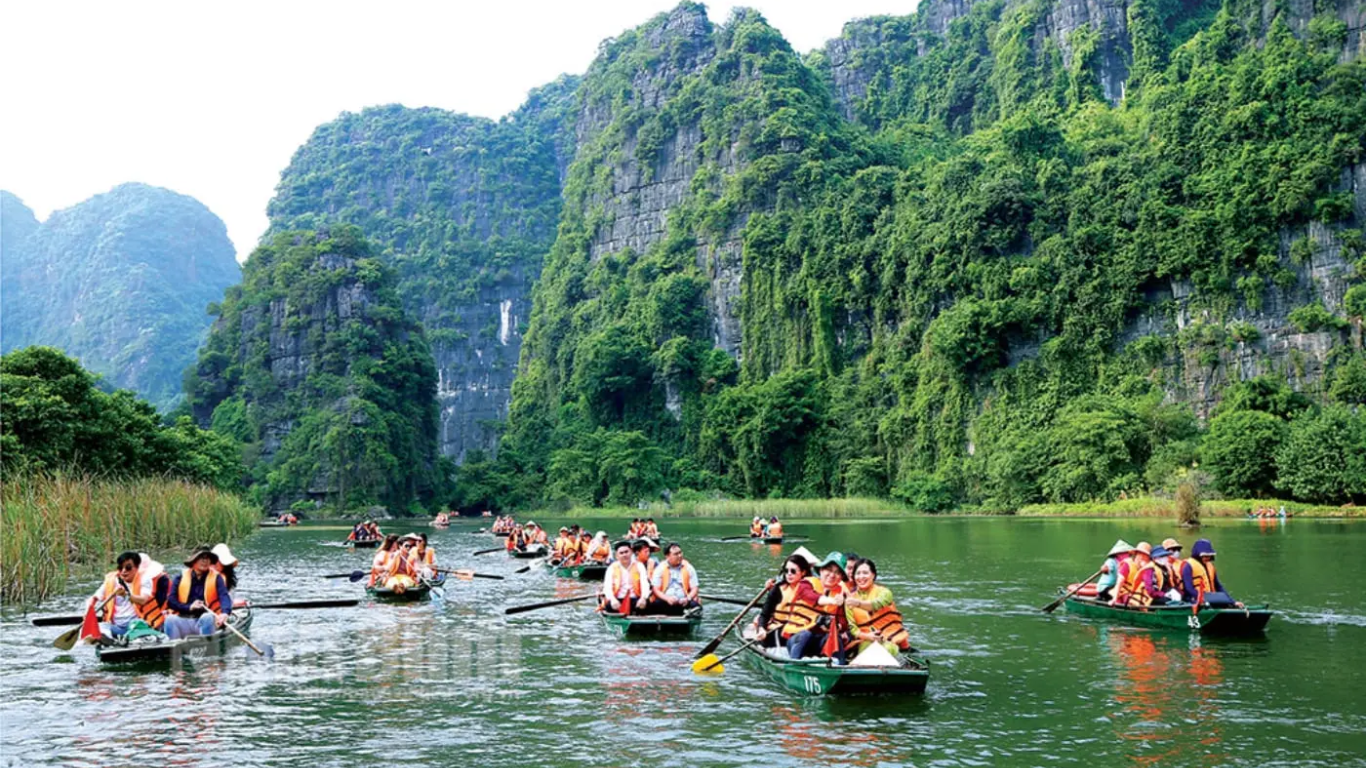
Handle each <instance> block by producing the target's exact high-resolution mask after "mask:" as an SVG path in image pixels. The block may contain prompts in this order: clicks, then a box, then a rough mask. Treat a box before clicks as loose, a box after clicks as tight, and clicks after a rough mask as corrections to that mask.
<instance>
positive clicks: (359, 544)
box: [347, 539, 383, 549]
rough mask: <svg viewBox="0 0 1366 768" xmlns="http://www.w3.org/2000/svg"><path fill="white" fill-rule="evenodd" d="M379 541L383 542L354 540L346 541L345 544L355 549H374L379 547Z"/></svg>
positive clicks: (377, 540)
mask: <svg viewBox="0 0 1366 768" xmlns="http://www.w3.org/2000/svg"><path fill="white" fill-rule="evenodd" d="M381 541H383V539H356V540H355V541H348V542H347V544H350V545H351V546H353V547H355V548H356V549H374V548H375V547H378V546H379V543H380V542H381Z"/></svg>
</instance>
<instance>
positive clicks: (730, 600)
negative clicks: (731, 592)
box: [698, 595, 753, 606]
mask: <svg viewBox="0 0 1366 768" xmlns="http://www.w3.org/2000/svg"><path fill="white" fill-rule="evenodd" d="M698 597H700V598H702V599H703V600H710V601H712V602H713V603H726V604H727V605H743V606H750V605H753V603H746V602H745V601H744V600H737V599H735V598H733V597H713V596H711V595H698Z"/></svg>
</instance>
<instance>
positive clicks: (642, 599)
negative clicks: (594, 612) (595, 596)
mask: <svg viewBox="0 0 1366 768" xmlns="http://www.w3.org/2000/svg"><path fill="white" fill-rule="evenodd" d="M613 550H614V551H615V552H616V555H617V559H616V561H615V562H613V563H612V564H611V565H610V566H608V567H607V573H606V574H605V575H604V576H603V577H602V592H601V594H600V595H599V597H600V598H601V602H600V603H599V605H598V609H599V610H610V611H612V612H613V613H620V614H621V615H623V616H626V615H629V614H632V613H643V612H644V611H645V606H646V605H648V604H649V601H650V577H649V576H647V575H645V566H643V565H641V564H640V561H638V560H636V558H635V556H634V555H632V554H631V543H630V542H629V541H618V542H617V543H616V546H615V547H613Z"/></svg>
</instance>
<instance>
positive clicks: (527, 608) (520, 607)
mask: <svg viewBox="0 0 1366 768" xmlns="http://www.w3.org/2000/svg"><path fill="white" fill-rule="evenodd" d="M597 596H598V595H597V593H593V594H591V595H583V596H581V597H570V598H567V599H564V600H551V601H550V602H548V603H532V604H531V605H517V606H513V607H512V608H508V609H506V610H504V611H503V613H505V614H507V615H509V616H511V615H512V614H514V613H526V612H527V611H535V610H538V609H540V608H550V607H552V606H556V605H564V604H565V603H578V602H582V601H584V600H592V599H593V598H595V597H597Z"/></svg>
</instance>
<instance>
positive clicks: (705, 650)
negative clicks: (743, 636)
mask: <svg viewBox="0 0 1366 768" xmlns="http://www.w3.org/2000/svg"><path fill="white" fill-rule="evenodd" d="M725 638H726V636H725V634H724V633H722V634H721V635H718V636H717V637H713V638H712V639H711V642H709V643H707V644H706V645H704V646H702V650H700V651H698V652H697V655H695V656H693V658H694V659H705V658H706V657H708V656H712V655H713V654H715V653H716V649H717V648H720V647H721V641H722V640H724V639H725Z"/></svg>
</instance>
